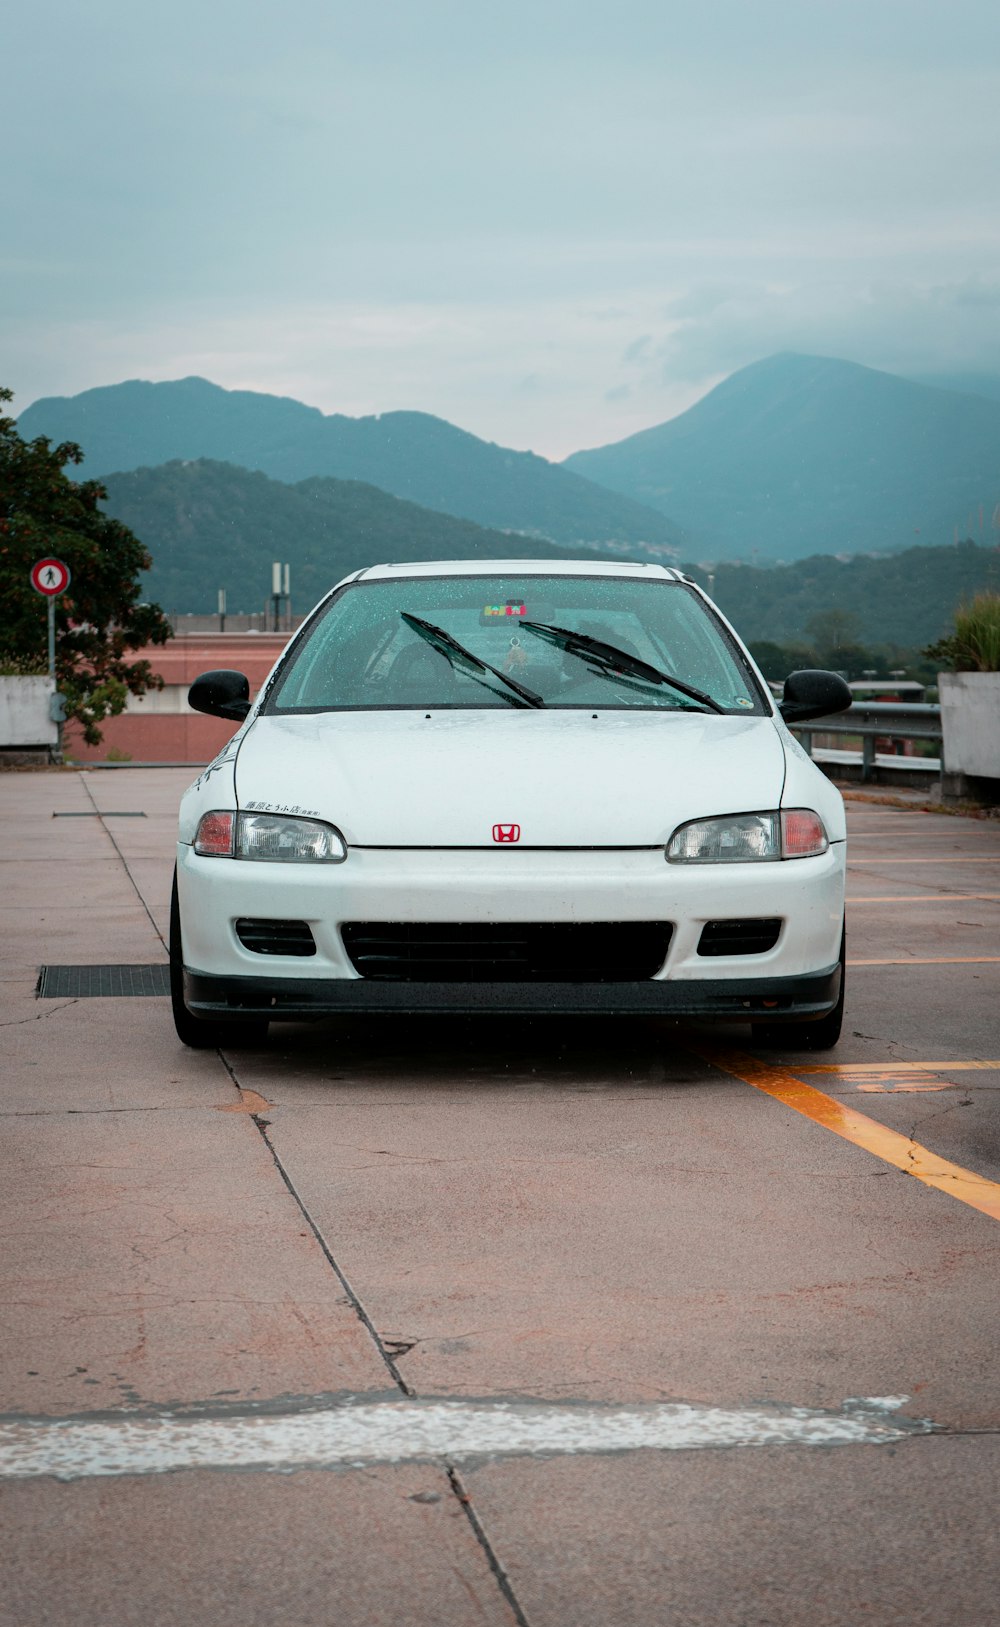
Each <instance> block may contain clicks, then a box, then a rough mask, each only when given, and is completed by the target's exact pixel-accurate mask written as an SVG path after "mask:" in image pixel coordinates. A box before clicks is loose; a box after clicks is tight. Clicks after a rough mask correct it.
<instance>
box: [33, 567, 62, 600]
mask: <svg viewBox="0 0 1000 1627" xmlns="http://www.w3.org/2000/svg"><path fill="white" fill-rule="evenodd" d="M69 583H70V575H69V566H68V565H64V564H63V562H62V560H61V559H39V560H36V562H35V564H34V565H32V567H31V585H32V587H33V588H34V590H35V592H36V593H44V594H45V597H46V598H47V599H54V598H55V597H56V594H58V593H65V592H66V589H67V588H68V587H69Z"/></svg>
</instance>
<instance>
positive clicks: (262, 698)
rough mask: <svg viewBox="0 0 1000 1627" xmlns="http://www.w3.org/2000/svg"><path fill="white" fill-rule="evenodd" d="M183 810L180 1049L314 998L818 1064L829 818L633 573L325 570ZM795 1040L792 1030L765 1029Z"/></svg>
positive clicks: (206, 702) (357, 1008) (207, 681)
mask: <svg viewBox="0 0 1000 1627" xmlns="http://www.w3.org/2000/svg"><path fill="white" fill-rule="evenodd" d="M189 699H190V702H191V705H192V706H193V707H195V708H196V709H198V710H200V711H204V712H209V713H212V714H214V715H217V716H222V717H228V718H233V719H243V720H244V721H243V722H242V726H241V727H240V729H239V730H238V732H237V733H236V734H235V735H234V737H233V739H232V740H231V741H230V743H229V744H228V745H227V746H226V748H225V750H224V751H223V752H222V753H221V755H220V756H219V757H218V758H217V759H216V760H215V762H213V763H212V764H211V765H210V766H209V767H208V768H206V769H205V771H204V772H203V773H202V774H200V775H199V776H198V779H197V780H196V781H195V783H194V785H192V786H191V788H190V789H189V790H188V791H187V792H186V794H185V796H184V799H183V802H182V804H181V812H180V830H179V839H178V845H177V871H176V880H175V886H174V896H173V906H172V914H171V935H170V960H171V973H172V977H171V982H172V991H173V1007H174V1016H175V1021H176V1025H177V1031H178V1034H179V1035H180V1037H181V1039H182V1040H183V1041H184V1042H185V1043H186V1044H188V1045H194V1046H212V1045H218V1044H220V1043H223V1042H227V1043H233V1042H239V1040H240V1038H241V1037H242V1038H243V1039H246V1040H251V1041H252V1040H256V1039H258V1038H261V1037H263V1035H264V1033H265V1032H266V1027H267V1024H268V1023H269V1022H271V1021H275V1020H280V1019H293V1020H297V1021H301V1020H302V1019H303V1018H314V1017H317V1016H320V1015H327V1014H330V1013H336V1012H377V1013H386V1012H436V1013H442V1012H475V1011H490V1012H494V1011H504V1012H542V1013H564V1014H565V1013H587V1014H591V1013H605V1014H612V1013H646V1014H651V1015H652V1014H655V1015H662V1016H667V1017H672V1018H673V1017H683V1018H689V1017H690V1018H714V1019H718V1020H722V1021H733V1020H736V1021H741V1022H749V1023H751V1024H752V1025H753V1029H754V1035H755V1037H756V1038H757V1039H758V1040H760V1041H764V1042H767V1041H774V1040H775V1039H777V1038H780V1037H781V1035H782V1033H784V1035H785V1038H786V1039H787V1040H790V1041H791V1042H792V1043H795V1044H798V1045H802V1044H805V1045H809V1046H812V1047H826V1046H829V1045H832V1044H834V1043H835V1042H836V1040H837V1037H838V1035H839V1032H840V1023H841V1014H842V1010H843V995H844V869H845V837H846V829H845V820H844V807H843V802H842V800H841V797H840V795H839V793H838V792H837V790H836V789H835V788H834V787H833V786H832V785H831V783H830V781H829V780H828V779H826V778H825V776H824V775H823V774H822V773H821V772H820V770H819V769H818V768H816V767H815V765H814V764H813V763H812V762H811V760H810V759H809V757H808V755H807V754H806V753H805V751H803V749H802V748H801V746H799V745H798V743H797V742H796V741H795V740H794V739H793V737H792V736H791V734H790V733H789V731H788V728H787V726H786V723H787V721H790V720H791V721H794V720H797V719H798V720H803V721H804V720H805V719H806V718H811V717H816V716H822V715H825V714H827V713H830V712H837V711H841V710H843V709H844V708H845V707H847V706H848V705H849V704H850V693H849V691H848V689H847V685H846V684H845V683H844V682H843V680H842V679H841V678H839V677H837V675H836V674H833V673H823V672H801V673H795V674H793V675H792V677H791V678H790V679H789V680H788V681H787V683H786V686H785V698H784V700H783V702H782V703H781V706H780V708H779V707H777V706H776V705H775V703H774V700H773V699H772V696H771V693H770V691H769V689H768V687H767V685H766V684H765V683H764V681H763V679H762V678H761V676H760V674H759V672H758V671H757V669H756V667H755V666H754V663H753V661H752V660H751V658H750V656H749V655H748V654H747V651H746V650H745V649H744V647H743V645H742V644H741V643H740V641H739V639H738V638H737V636H736V634H735V633H734V631H733V629H732V628H731V627H730V626H729V624H728V622H727V621H726V620H725V618H724V617H723V616H721V615H720V613H719V612H718V610H717V609H716V608H715V607H714V605H713V604H712V603H711V601H710V600H709V599H708V598H707V597H706V595H705V594H704V593H703V592H702V591H701V589H700V588H699V587H698V586H697V585H696V584H695V583H693V582H692V581H690V580H689V579H688V578H686V577H685V576H684V575H683V574H682V573H681V572H680V571H677V570H670V569H666V568H664V567H661V566H656V565H629V564H617V563H598V562H590V561H588V562H586V563H581V562H576V561H566V562H565V563H563V562H562V561H560V562H558V563H553V562H552V561H551V560H544V561H532V560H525V561H517V562H514V563H510V562H497V561H489V560H487V561H479V560H476V561H469V562H454V561H450V562H448V563H443V564H419V565H379V566H375V567H373V568H371V569H367V570H361V571H358V572H356V573H355V574H354V575H353V576H350V577H348V578H347V579H346V580H345V581H343V582H341V583H340V584H339V585H338V586H337V587H336V588H334V589H333V591H332V592H331V593H330V594H329V595H328V596H327V597H326V598H325V599H324V600H322V602H321V603H320V604H319V605H318V606H317V608H316V609H315V610H314V611H313V613H312V615H311V616H310V617H309V618H308V620H307V621H306V622H305V624H304V625H303V626H302V627H301V628H300V630H299V631H298V633H296V634H295V636H294V637H293V638H292V640H291V641H290V643H289V645H288V647H287V648H286V650H285V651H284V653H283V654H282V656H281V658H280V660H279V661H278V663H277V665H276V666H275V667H274V670H273V671H272V672H271V674H270V676H269V677H268V679H267V681H266V683H265V684H264V686H263V688H262V690H261V692H260V694H259V695H258V697H257V699H256V701H255V702H254V703H253V704H252V705H251V704H250V699H249V685H248V683H247V680H246V678H245V677H244V676H243V675H242V674H241V673H235V672H211V673H206V674H204V675H203V676H202V677H200V678H199V679H197V680H196V682H195V683H194V684H193V685H192V688H191V691H190V695H189ZM789 1023H794V1024H796V1025H797V1027H796V1031H795V1033H794V1035H791V1034H789V1032H788V1028H787V1026H783V1025H787V1024H789Z"/></svg>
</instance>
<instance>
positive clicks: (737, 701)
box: [733, 695, 753, 706]
mask: <svg viewBox="0 0 1000 1627" xmlns="http://www.w3.org/2000/svg"><path fill="white" fill-rule="evenodd" d="M733 704H734V706H752V705H753V701H748V700H747V698H746V696H745V695H736V696H735V697H734V699H733Z"/></svg>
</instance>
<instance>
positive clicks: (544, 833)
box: [236, 710, 785, 847]
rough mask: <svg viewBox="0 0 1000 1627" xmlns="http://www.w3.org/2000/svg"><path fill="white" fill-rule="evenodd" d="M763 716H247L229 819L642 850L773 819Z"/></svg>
mask: <svg viewBox="0 0 1000 1627" xmlns="http://www.w3.org/2000/svg"><path fill="white" fill-rule="evenodd" d="M784 771H785V760H784V751H783V749H782V745H781V740H780V737H779V734H778V730H777V729H776V727H775V725H774V723H773V722H772V721H771V719H770V718H767V717H732V716H729V715H723V716H720V715H718V714H707V713H701V712H666V711H664V712H655V713H654V712H643V713H641V714H640V713H628V712H601V713H598V714H596V715H593V714H591V713H590V712H586V711H573V712H566V711H562V712H555V711H553V712H544V711H531V712H527V711H522V710H516V711H515V710H511V711H503V712H500V711H493V710H490V711H488V712H486V711H453V712H448V711H439V712H433V713H430V714H425V713H424V712H419V711H412V712H396V711H393V712H326V713H321V714H315V715H312V714H310V715H308V716H295V717H274V716H264V717H259V718H257V719H256V720H255V722H254V723H253V724H252V725H251V727H250V728H249V729H248V731H247V733H246V734H245V735H244V737H243V739H242V741H241V743H240V748H239V754H238V757H237V760H236V795H237V801H238V803H239V806H240V807H241V808H250V807H254V806H256V807H258V808H260V809H269V810H272V811H284V812H289V813H300V814H303V815H311V816H312V817H316V818H320V819H325V820H329V821H330V822H331V823H332V824H334V825H336V826H337V827H338V829H339V830H340V831H341V832H342V833H343V835H344V837H345V838H346V840H347V841H348V843H349V844H351V845H352V846H359V847H492V845H493V826H494V825H495V824H498V823H500V824H505V825H512V824H516V825H519V826H520V843H521V846H522V847H640V846H656V845H658V844H660V843H663V842H665V841H666V840H667V838H668V837H669V836H670V834H671V832H672V831H673V830H674V829H675V828H676V826H677V825H679V824H682V823H683V822H684V821H685V820H688V819H696V818H698V817H699V816H701V815H705V814H717V813H741V812H749V811H751V810H753V809H762V808H776V807H777V806H778V805H779V803H780V801H781V792H782V785H783V782H784Z"/></svg>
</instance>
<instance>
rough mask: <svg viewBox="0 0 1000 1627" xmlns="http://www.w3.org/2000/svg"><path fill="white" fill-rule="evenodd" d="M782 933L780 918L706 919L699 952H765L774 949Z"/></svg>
mask: <svg viewBox="0 0 1000 1627" xmlns="http://www.w3.org/2000/svg"><path fill="white" fill-rule="evenodd" d="M780 932H781V922H780V921H778V920H774V919H773V918H771V919H761V920H758V921H706V922H705V925H704V927H703V928H702V932H701V938H700V940H699V943H698V953H699V955H763V954H765V953H766V952H767V950H768V949H773V948H774V946H775V944H776V943H777V941H778V937H779V934H780Z"/></svg>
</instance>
